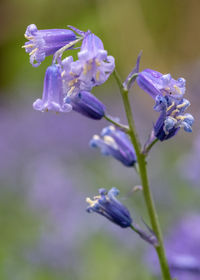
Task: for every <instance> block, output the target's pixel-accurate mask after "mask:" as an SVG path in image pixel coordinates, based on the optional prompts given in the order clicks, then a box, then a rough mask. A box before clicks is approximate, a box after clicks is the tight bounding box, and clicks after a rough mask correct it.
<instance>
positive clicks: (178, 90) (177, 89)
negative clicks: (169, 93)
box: [174, 85, 182, 94]
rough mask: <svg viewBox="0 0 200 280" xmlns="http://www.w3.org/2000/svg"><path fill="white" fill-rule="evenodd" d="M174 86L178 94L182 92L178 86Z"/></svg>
mask: <svg viewBox="0 0 200 280" xmlns="http://www.w3.org/2000/svg"><path fill="white" fill-rule="evenodd" d="M174 88H175V90H176V91H177V92H178V94H182V92H181V90H180V88H179V87H178V86H177V85H174Z"/></svg>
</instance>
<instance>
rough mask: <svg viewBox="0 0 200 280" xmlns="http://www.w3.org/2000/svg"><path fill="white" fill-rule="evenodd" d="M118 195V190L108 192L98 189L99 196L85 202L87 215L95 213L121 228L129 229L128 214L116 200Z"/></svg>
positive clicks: (130, 220) (129, 220) (113, 189)
mask: <svg viewBox="0 0 200 280" xmlns="http://www.w3.org/2000/svg"><path fill="white" fill-rule="evenodd" d="M118 194H119V190H118V189H116V188H112V189H110V190H109V191H108V192H107V190H106V189H99V195H98V196H95V197H94V198H93V200H92V199H90V198H87V199H86V202H87V203H88V204H89V206H88V207H87V211H88V212H89V213H91V212H96V213H98V214H100V215H102V216H104V217H106V218H107V219H108V220H110V221H111V222H113V223H115V224H116V225H118V226H120V227H122V228H126V227H130V226H131V224H132V219H131V216H130V213H129V211H128V209H127V208H126V207H125V206H124V205H123V204H122V203H121V202H120V201H119V200H117V198H116V196H117V195H118Z"/></svg>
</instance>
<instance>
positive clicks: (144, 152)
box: [142, 138, 158, 156]
mask: <svg viewBox="0 0 200 280" xmlns="http://www.w3.org/2000/svg"><path fill="white" fill-rule="evenodd" d="M157 142H158V138H155V139H154V140H153V141H152V142H151V143H150V144H149V145H147V146H146V147H144V149H143V151H142V153H143V154H144V155H145V156H147V155H148V153H149V152H150V150H151V148H152V147H153V146H154V145H155V144H156V143H157Z"/></svg>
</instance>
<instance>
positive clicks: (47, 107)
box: [23, 24, 115, 119]
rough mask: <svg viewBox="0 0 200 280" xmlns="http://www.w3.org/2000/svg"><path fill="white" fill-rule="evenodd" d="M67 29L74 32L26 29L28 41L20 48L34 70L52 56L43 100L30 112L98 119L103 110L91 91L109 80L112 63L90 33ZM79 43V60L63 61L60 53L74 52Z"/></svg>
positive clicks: (35, 103)
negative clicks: (49, 112) (71, 114)
mask: <svg viewBox="0 0 200 280" xmlns="http://www.w3.org/2000/svg"><path fill="white" fill-rule="evenodd" d="M70 28H71V29H73V31H72V30H70V29H47V30H38V29H37V27H36V25H34V24H31V25H29V26H28V27H27V30H26V32H25V38H26V39H28V40H29V41H28V42H26V43H25V45H24V46H23V47H24V48H25V49H26V52H28V53H29V55H30V62H31V64H32V65H33V66H36V67H37V66H39V65H40V63H41V62H42V61H43V60H44V59H45V57H46V56H49V55H54V60H53V64H52V65H51V66H49V67H48V68H47V71H46V74H45V80H44V89H43V96H42V99H38V100H36V101H35V102H34V104H33V108H34V109H36V110H40V111H42V112H45V111H56V112H69V111H70V110H74V111H76V112H79V113H81V114H83V115H85V116H87V117H90V118H92V119H101V118H102V117H103V116H104V114H105V106H104V105H103V104H102V103H101V102H100V101H99V100H98V99H97V98H96V97H94V96H93V95H92V94H91V90H92V88H93V87H95V86H99V85H101V84H103V83H104V82H105V81H106V80H107V79H108V78H109V76H110V74H111V73H112V72H113V70H114V68H115V60H114V58H113V57H112V56H109V55H108V54H107V51H106V50H105V49H104V46H103V43H102V41H101V39H100V38H98V37H97V36H96V35H95V34H93V33H92V32H91V31H87V32H83V31H80V30H78V29H76V28H74V27H70ZM75 33H77V34H78V36H77V35H76V34H75ZM78 41H82V44H81V47H80V51H79V52H78V59H77V60H75V61H74V59H73V57H72V56H68V57H66V58H65V59H63V60H62V59H61V56H62V53H63V51H65V50H67V49H69V48H71V49H73V47H74V45H75V44H76V43H77V42H78ZM56 60H57V62H58V64H56ZM34 61H36V63H35V64H34Z"/></svg>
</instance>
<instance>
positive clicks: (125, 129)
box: [104, 115, 129, 133]
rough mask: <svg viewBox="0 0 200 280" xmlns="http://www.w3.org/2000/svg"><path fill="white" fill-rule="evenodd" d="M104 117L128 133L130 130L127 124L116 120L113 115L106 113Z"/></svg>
mask: <svg viewBox="0 0 200 280" xmlns="http://www.w3.org/2000/svg"><path fill="white" fill-rule="evenodd" d="M104 119H106V120H107V121H109V122H110V123H112V124H114V125H115V126H117V127H119V128H120V129H121V130H123V131H124V132H126V133H128V132H129V127H128V126H127V125H124V124H121V123H118V122H116V121H115V120H113V118H112V117H111V116H108V115H104Z"/></svg>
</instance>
